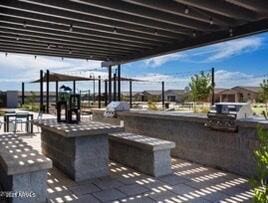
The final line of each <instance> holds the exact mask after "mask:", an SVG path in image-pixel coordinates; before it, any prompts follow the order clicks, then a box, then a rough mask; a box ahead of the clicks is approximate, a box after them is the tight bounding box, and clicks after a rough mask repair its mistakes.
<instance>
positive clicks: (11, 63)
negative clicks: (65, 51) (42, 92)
mask: <svg viewBox="0 0 268 203" xmlns="http://www.w3.org/2000/svg"><path fill="white" fill-rule="evenodd" d="M0 66H1V73H2V74H1V76H0V80H2V81H6V82H7V80H9V81H10V82H11V80H12V81H18V82H19V81H29V80H33V79H36V78H37V77H39V70H41V69H43V70H46V69H49V70H50V71H51V72H59V73H65V74H75V72H84V71H86V70H96V69H97V68H100V67H101V62H100V61H90V60H89V61H86V60H79V59H67V58H65V59H64V60H62V59H61V58H58V57H46V56H37V58H36V59H35V58H34V56H33V55H24V54H12V53H9V54H8V55H7V56H5V54H4V53H1V54H0ZM10 71H11V72H10Z"/></svg>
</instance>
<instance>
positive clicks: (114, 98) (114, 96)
mask: <svg viewBox="0 0 268 203" xmlns="http://www.w3.org/2000/svg"><path fill="white" fill-rule="evenodd" d="M113 87H114V95H113V101H116V73H114V85H113Z"/></svg>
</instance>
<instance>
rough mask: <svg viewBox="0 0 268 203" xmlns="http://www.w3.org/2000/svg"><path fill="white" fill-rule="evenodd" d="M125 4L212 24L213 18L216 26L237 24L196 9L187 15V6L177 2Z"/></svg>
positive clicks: (138, 0) (143, 0)
mask: <svg viewBox="0 0 268 203" xmlns="http://www.w3.org/2000/svg"><path fill="white" fill-rule="evenodd" d="M123 1H125V2H128V3H131V4H135V5H140V6H144V7H146V8H150V9H155V10H158V11H161V12H165V13H170V14H173V15H178V16H183V17H185V18H189V19H195V20H198V21H202V22H206V23H210V20H211V18H212V19H213V21H214V23H215V24H216V25H221V26H230V25H234V24H236V23H237V22H236V20H234V19H231V18H228V17H226V16H221V15H218V14H215V13H208V12H200V11H197V10H196V9H191V11H190V12H189V13H185V5H183V4H180V3H177V2H175V1H169V0H167V1H162V0H123Z"/></svg>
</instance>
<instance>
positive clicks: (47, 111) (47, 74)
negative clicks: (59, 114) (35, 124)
mask: <svg viewBox="0 0 268 203" xmlns="http://www.w3.org/2000/svg"><path fill="white" fill-rule="evenodd" d="M46 76H47V77H46V79H47V81H46V83H47V95H46V96H47V98H46V99H47V101H46V104H47V107H46V113H49V70H47V73H46Z"/></svg>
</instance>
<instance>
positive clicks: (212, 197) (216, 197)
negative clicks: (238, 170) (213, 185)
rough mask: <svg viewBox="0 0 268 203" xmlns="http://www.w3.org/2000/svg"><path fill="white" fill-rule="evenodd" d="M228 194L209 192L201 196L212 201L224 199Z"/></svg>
mask: <svg viewBox="0 0 268 203" xmlns="http://www.w3.org/2000/svg"><path fill="white" fill-rule="evenodd" d="M228 197H229V196H228V195H226V194H224V193H222V192H212V193H210V194H206V195H204V196H202V198H204V199H206V200H209V201H212V202H220V201H221V200H224V199H226V198H228Z"/></svg>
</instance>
